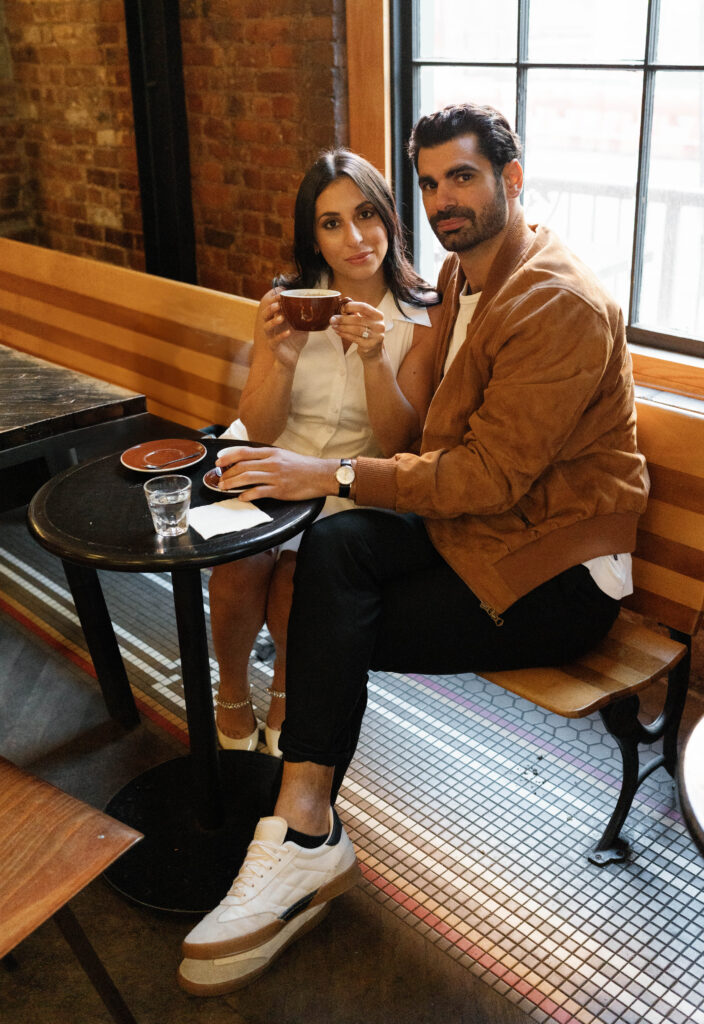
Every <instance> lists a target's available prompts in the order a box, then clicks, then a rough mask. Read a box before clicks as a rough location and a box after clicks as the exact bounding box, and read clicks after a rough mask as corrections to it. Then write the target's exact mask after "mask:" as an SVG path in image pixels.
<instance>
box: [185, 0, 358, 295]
mask: <svg viewBox="0 0 704 1024" xmlns="http://www.w3.org/2000/svg"><path fill="white" fill-rule="evenodd" d="M181 12H182V13H181V33H182V42H183V61H184V80H185V87H186V103H187V107H188V121H189V133H190V148H191V174H192V179H193V205H194V215H195V222H196V245H197V262H198V273H199V279H200V281H201V283H202V284H204V285H206V286H209V287H213V288H220V289H222V290H224V291H232V292H235V293H237V294H240V295H247V296H250V297H252V298H259V297H260V296H261V295H262V294H263V292H264V291H266V289H267V288H268V287H269V286H270V284H271V278H272V277H273V275H274V274H275V273H277V272H279V271H281V270H282V269H286V268H288V267H290V266H291V262H290V260H291V255H290V250H291V230H292V220H293V204H294V199H295V194H296V191H297V188H298V185H299V183H300V180H301V177H302V174H303V172H304V171H305V169H306V168H307V167H308V166H309V164H310V163H311V162H312V161H313V160H314V159H315V157H316V156H317V154H318V152H319V151H320V149H321V148H324V147H326V146H330V145H333V144H336V143H343V142H344V141H345V140H346V138H347V121H346V116H347V115H346V109H347V103H346V92H345V80H346V76H345V64H344V61H345V39H344V20H345V19H344V15H345V10H344V2H343V0H273V2H269V3H267V4H263V3H261V0H248V2H244V0H185V2H183V3H182V6H181ZM265 12H266V13H265Z"/></svg>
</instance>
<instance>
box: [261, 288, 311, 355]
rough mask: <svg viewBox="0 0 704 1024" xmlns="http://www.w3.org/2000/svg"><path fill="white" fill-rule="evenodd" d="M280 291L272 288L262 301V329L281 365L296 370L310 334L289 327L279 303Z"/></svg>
mask: <svg viewBox="0 0 704 1024" xmlns="http://www.w3.org/2000/svg"><path fill="white" fill-rule="evenodd" d="M280 291H281V289H280V288H279V289H276V288H272V290H271V291H269V292H267V293H266V295H265V296H264V298H263V299H262V300H261V303H260V307H259V308H260V317H261V327H262V330H263V332H264V336H265V338H266V342H267V344H268V346H269V348H270V349H271V351H272V352H273V353H274V355H275V357H276V358H277V359H278V361H279V362H280V363H281V365H282V366H285V367H286V368H287V369H289V370H295V369H296V364H297V363H298V357H299V356H300V354H301V352H302V351H303V347H304V345H305V343H306V342H307V341H308V332H307V331H294V330H293V329H292V328H291V327H290V326H289V324H288V322H287V321H286V319H285V318H284V315H283V313H282V312H281V305H280V303H279V301H278V293H279V292H280Z"/></svg>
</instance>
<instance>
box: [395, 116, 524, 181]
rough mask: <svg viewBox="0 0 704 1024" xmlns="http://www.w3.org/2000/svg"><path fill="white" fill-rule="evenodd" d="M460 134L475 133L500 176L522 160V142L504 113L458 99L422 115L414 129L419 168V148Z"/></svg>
mask: <svg viewBox="0 0 704 1024" xmlns="http://www.w3.org/2000/svg"><path fill="white" fill-rule="evenodd" d="M460 135H474V136H476V139H477V142H478V143H479V150H480V152H481V154H482V156H484V157H485V158H486V159H487V160H489V161H490V162H491V165H492V167H493V168H494V175H495V176H496V177H497V178H499V177H501V172H502V171H503V169H504V167H505V166H506V164H507V163H510V161H511V160H520V158H521V152H522V148H523V147H522V146H521V140H520V139H519V137H518V135H516V133H515V132H514V131H513V129H512V128H511V126H510V124H509V123H508V121H507V120H506V118H505V117H504V115H503V114H501V113H500V112H499V111H498V110H495V109H494V107H487V106H480V105H479V104H477V103H458V104H457V105H456V106H452V107H445V108H444V109H443V110H438V111H436V112H435V113H434V114H427V115H426V116H425V117H421V118H420V119H419V120H418V121H417V122H416V124H415V125H414V127H413V130H412V131H411V137H410V139H409V140H408V155H409V156H410V158H411V160H412V161H413V164H414V166H415V169H416V170H418V151H419V150H421V149H430V148H432V147H433V146H440V145H442V143H443V142H450V141H451V140H452V139H456V138H457V137H458V136H460Z"/></svg>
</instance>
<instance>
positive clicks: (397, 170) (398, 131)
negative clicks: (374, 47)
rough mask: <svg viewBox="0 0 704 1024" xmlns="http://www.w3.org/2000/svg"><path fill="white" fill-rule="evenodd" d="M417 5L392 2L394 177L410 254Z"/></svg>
mask: <svg viewBox="0 0 704 1024" xmlns="http://www.w3.org/2000/svg"><path fill="white" fill-rule="evenodd" d="M416 8H417V4H415V3H407V2H405V0H391V3H390V27H391V31H390V35H391V81H392V83H393V85H392V87H391V89H392V92H391V132H392V157H391V167H392V177H393V182H392V184H393V189H394V194H395V197H396V205H397V207H398V211H399V214H400V216H401V222H402V223H403V225H404V227H405V229H406V238H407V241H408V246H409V249H410V251H411V252H413V250H414V244H413V240H414V236H415V229H416V204H415V202H414V187H413V185H414V182H413V168H412V167H411V165H410V161H409V160H408V158H407V156H406V140H407V139H408V136H409V135H410V132H411V128H412V127H413V123H414V120H415V116H416V110H417V98H418V84H417V79H418V75H419V74H420V72H419V71H418V70H416V68H415V62H414V57H415V40H416V39H417V34H418V33H417V31H416V30H417V24H416V23H417V20H418V16H417V11H416Z"/></svg>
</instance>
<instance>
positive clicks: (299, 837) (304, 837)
mask: <svg viewBox="0 0 704 1024" xmlns="http://www.w3.org/2000/svg"><path fill="white" fill-rule="evenodd" d="M327 838H328V837H327V836H326V835H325V834H323V835H322V836H309V835H308V833H307V832H297V831H296V830H295V828H289V829H288V831H287V832H286V835H285V836H284V842H285V843H295V844H296V846H302V847H304V848H305V849H306V850H315V849H316V847H318V846H323V845H324V843H325V840H326V839H327Z"/></svg>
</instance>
